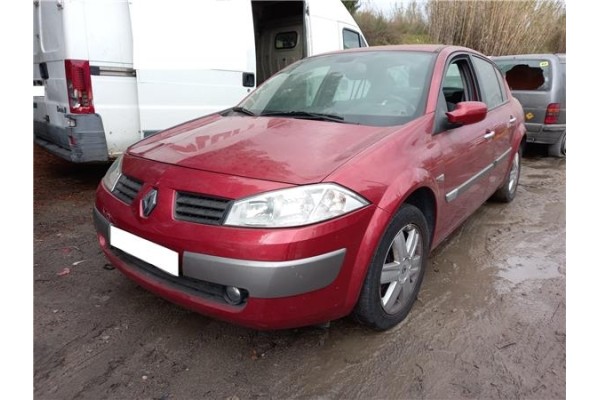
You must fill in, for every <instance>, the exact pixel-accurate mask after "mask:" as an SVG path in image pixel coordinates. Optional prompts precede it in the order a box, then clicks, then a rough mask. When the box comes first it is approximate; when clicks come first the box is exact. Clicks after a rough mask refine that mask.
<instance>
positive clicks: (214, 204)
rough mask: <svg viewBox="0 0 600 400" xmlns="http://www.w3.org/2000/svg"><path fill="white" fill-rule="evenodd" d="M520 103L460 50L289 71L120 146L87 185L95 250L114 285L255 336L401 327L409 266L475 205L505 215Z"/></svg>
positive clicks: (408, 299)
mask: <svg viewBox="0 0 600 400" xmlns="http://www.w3.org/2000/svg"><path fill="white" fill-rule="evenodd" d="M524 143H525V129H524V124H523V111H522V108H521V105H520V104H519V102H518V101H517V100H515V99H514V98H513V97H512V96H511V94H510V91H509V89H508V87H507V85H506V83H505V81H504V79H503V78H502V76H501V74H500V73H499V72H498V70H497V68H496V67H495V66H494V64H493V63H492V62H490V60H488V59H487V58H486V57H485V56H483V55H481V54H479V53H477V52H475V51H472V50H470V49H467V48H462V47H451V46H440V45H428V46H390V47H371V48H366V49H360V50H346V51H343V52H337V53H332V54H325V55H320V56H315V57H311V58H307V59H304V60H301V61H299V62H297V63H295V64H293V65H291V66H289V67H287V68H285V69H284V70H282V71H281V72H279V73H278V74H276V75H274V76H273V77H272V78H271V79H269V80H268V81H267V82H265V83H264V84H263V85H262V86H260V87H259V88H258V89H257V90H255V91H254V92H253V93H252V94H250V95H249V96H248V97H247V98H246V99H245V100H243V101H242V102H241V103H240V104H239V105H238V106H236V107H233V108H231V109H227V110H224V111H222V112H219V113H216V114H212V115H208V116H205V117H202V118H199V119H196V120H193V121H189V122H187V123H184V124H182V125H179V126H176V127H173V128H171V129H167V130H165V131H163V132H161V133H159V134H157V135H155V136H152V137H150V138H147V139H144V140H142V141H140V142H138V143H137V144H134V145H133V146H131V147H130V148H129V149H128V150H127V152H126V153H125V154H124V155H123V156H121V157H120V158H119V159H117V160H116V161H115V163H114V164H113V165H112V166H111V168H110V169H109V171H108V172H107V174H106V176H105V177H104V178H103V180H102V182H101V184H100V185H99V186H98V190H97V199H96V207H95V210H94V221H95V225H96V229H97V231H98V239H99V242H100V245H101V247H102V249H103V251H104V253H105V254H106V256H107V257H108V259H109V260H110V262H111V263H112V264H114V265H115V266H116V267H117V268H119V270H121V271H122V272H123V273H124V274H125V275H126V276H128V277H129V278H131V279H132V280H134V281H136V282H137V283H138V284H140V285H141V286H143V287H145V288H146V289H148V290H150V291H152V292H154V293H156V294H158V295H159V296H162V297H164V298H166V299H168V300H170V301H172V302H174V303H177V304H180V305H182V306H184V307H187V308H190V309H192V310H195V311H197V312H199V313H202V314H205V315H209V316H212V317H215V318H219V319H223V320H226V321H230V322H233V323H237V324H241V325H245V326H250V327H254V328H260V329H280V328H290V327H297V326H303V325H311V324H319V323H324V322H327V321H330V320H334V319H337V318H341V317H344V316H347V315H349V314H353V315H354V316H355V317H356V319H357V320H358V321H360V322H361V323H364V324H366V325H368V326H371V327H373V328H375V329H378V330H383V329H388V328H390V327H393V326H394V325H396V324H398V323H399V322H400V321H402V320H403V319H404V318H406V316H407V314H408V313H409V311H410V309H411V307H412V305H413V303H414V302H415V299H416V298H417V294H418V292H419V288H420V286H421V283H422V281H423V275H424V272H425V265H426V260H427V256H428V254H429V252H430V250H431V249H433V248H435V246H437V245H438V244H439V243H440V242H441V241H442V240H443V239H444V238H446V237H447V236H448V235H449V234H450V233H451V232H452V231H453V230H454V229H456V228H457V227H458V226H459V225H460V224H461V223H462V222H463V221H464V220H465V219H466V218H468V217H469V215H471V214H472V213H473V212H474V211H475V210H476V209H477V208H478V207H479V206H481V205H482V204H483V203H484V202H485V201H486V200H488V199H489V198H490V197H495V198H496V199H498V200H500V201H504V202H510V201H511V200H512V199H513V198H514V196H515V194H516V192H517V184H518V180H519V173H520V166H521V163H520V160H521V159H520V152H521V148H522V147H523V145H524Z"/></svg>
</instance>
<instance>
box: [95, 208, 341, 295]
mask: <svg viewBox="0 0 600 400" xmlns="http://www.w3.org/2000/svg"><path fill="white" fill-rule="evenodd" d="M94 225H95V226H96V231H97V232H98V233H99V234H100V235H102V236H103V238H104V242H105V243H106V245H105V246H104V247H105V249H106V250H107V251H112V253H113V254H115V255H116V256H117V257H118V256H119V255H121V258H122V259H123V260H124V262H127V261H125V260H129V261H130V262H131V261H132V260H133V259H134V257H133V256H131V255H127V254H126V253H124V252H122V251H120V250H119V249H115V248H114V247H112V246H110V245H109V243H111V241H110V223H109V222H108V220H107V219H106V218H105V217H104V216H103V215H102V214H101V213H100V212H99V211H98V209H96V208H94ZM345 254H346V249H339V250H335V251H332V252H329V253H326V254H321V255H317V256H314V257H308V258H302V259H296V260H289V261H254V260H243V259H233V258H227V257H217V256H211V255H207V254H201V253H194V252H190V251H184V252H183V254H182V256H181V267H180V273H181V277H182V280H185V279H188V280H198V281H203V282H208V283H210V284H213V285H215V286H223V287H226V286H235V287H237V288H241V289H244V290H246V291H247V292H248V293H249V294H250V295H251V296H253V297H257V298H265V299H270V298H277V297H287V296H296V295H299V294H303V293H308V292H312V291H315V290H318V289H322V288H324V287H326V286H328V285H330V284H331V283H332V282H333V281H334V280H335V278H337V276H338V274H339V272H340V269H341V267H342V264H343V262H344V256H345ZM142 263H144V261H142V260H136V261H133V264H138V265H139V264H142ZM149 266H150V267H151V265H149ZM146 269H149V270H150V271H152V268H148V266H146ZM156 272H157V276H161V275H162V274H161V273H160V271H159V270H157V271H156ZM175 280H176V279H175Z"/></svg>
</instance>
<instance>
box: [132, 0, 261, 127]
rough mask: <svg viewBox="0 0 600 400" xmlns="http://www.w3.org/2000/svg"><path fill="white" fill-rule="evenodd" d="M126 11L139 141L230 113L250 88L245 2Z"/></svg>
mask: <svg viewBox="0 0 600 400" xmlns="http://www.w3.org/2000/svg"><path fill="white" fill-rule="evenodd" d="M130 4H131V6H130V12H131V21H132V33H133V65H134V68H135V70H136V74H137V86H138V102H139V107H140V125H141V129H142V131H143V135H144V136H148V135H150V134H153V133H155V132H157V131H158V130H162V129H165V128H168V127H170V126H173V125H176V124H179V123H181V122H184V121H187V120H190V119H193V118H197V117H200V116H202V115H206V114H209V113H212V112H215V111H218V110H222V109H225V108H227V107H230V106H232V105H235V104H236V103H237V102H238V101H239V100H241V99H242V98H243V97H245V96H246V95H247V94H248V93H249V92H250V91H251V90H252V89H253V88H254V87H255V80H256V53H255V47H254V26H253V21H252V6H251V2H250V0H203V1H186V0H172V1H169V2H154V1H151V2H149V1H144V0H131V1H130Z"/></svg>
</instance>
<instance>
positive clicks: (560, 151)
mask: <svg viewBox="0 0 600 400" xmlns="http://www.w3.org/2000/svg"><path fill="white" fill-rule="evenodd" d="M548 155H549V156H551V157H558V158H564V157H566V156H567V131H564V132H563V134H562V135H561V137H560V139H558V142H556V143H554V144H551V145H550V146H548Z"/></svg>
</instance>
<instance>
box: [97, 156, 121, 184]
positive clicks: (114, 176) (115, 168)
mask: <svg viewBox="0 0 600 400" xmlns="http://www.w3.org/2000/svg"><path fill="white" fill-rule="evenodd" d="M122 163H123V154H121V155H120V156H119V157H117V159H116V160H115V161H114V162H113V163H112V165H111V166H110V168H109V169H108V171H106V175H104V178H102V183H103V184H104V187H106V189H108V191H109V192H112V191H113V190H114V188H115V185H116V184H117V181H118V180H119V178H120V177H121V164H122Z"/></svg>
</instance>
